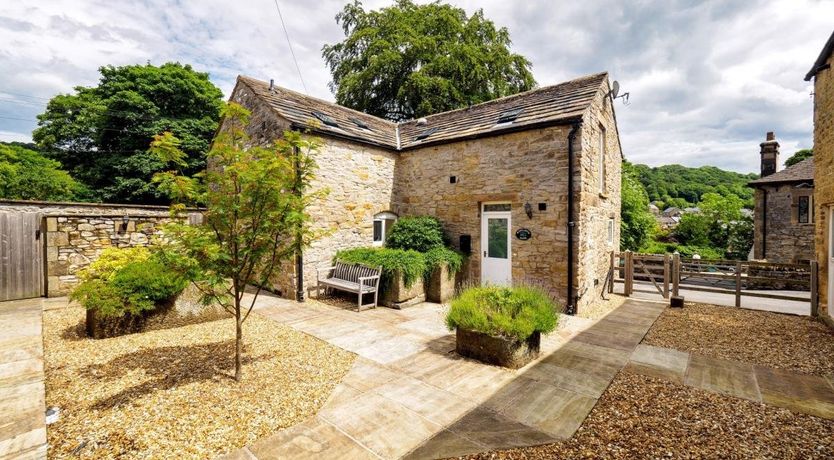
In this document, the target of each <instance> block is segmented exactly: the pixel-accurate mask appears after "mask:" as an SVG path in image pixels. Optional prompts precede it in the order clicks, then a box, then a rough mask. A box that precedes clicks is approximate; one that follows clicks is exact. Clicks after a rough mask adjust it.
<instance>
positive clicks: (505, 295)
mask: <svg viewBox="0 0 834 460" xmlns="http://www.w3.org/2000/svg"><path fill="white" fill-rule="evenodd" d="M556 322H557V317H556V303H555V302H554V301H553V300H552V299H551V298H550V296H548V295H547V293H545V292H544V291H543V290H541V289H539V288H535V287H530V286H518V287H512V288H507V287H497V286H484V287H472V288H469V289H466V290H464V291H463V292H461V293H460V294H459V295H458V296H457V297H456V298H454V299H453V300H452V302H451V306H450V308H449V313H448V314H447V315H446V326H447V327H448V328H449V330H454V329H455V328H463V329H468V330H473V331H477V332H482V333H484V334H489V335H494V336H503V337H506V338H512V339H516V340H526V339H527V338H528V337H530V336H531V335H532V334H533V333H534V332H540V333H548V332H551V331H553V330H554V329H555V328H556Z"/></svg>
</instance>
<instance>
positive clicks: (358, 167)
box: [231, 73, 623, 311]
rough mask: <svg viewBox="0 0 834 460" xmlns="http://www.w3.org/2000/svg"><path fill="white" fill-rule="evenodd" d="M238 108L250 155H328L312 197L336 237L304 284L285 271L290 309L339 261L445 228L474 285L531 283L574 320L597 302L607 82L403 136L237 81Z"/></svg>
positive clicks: (535, 94)
mask: <svg viewBox="0 0 834 460" xmlns="http://www.w3.org/2000/svg"><path fill="white" fill-rule="evenodd" d="M231 101H233V102H236V103H239V104H241V105H242V106H244V107H246V108H247V109H248V110H250V111H251V112H252V117H251V122H250V125H249V135H250V136H251V140H252V142H253V143H258V144H268V143H271V142H272V141H274V140H275V139H277V138H279V137H280V136H281V135H282V132H283V131H284V130H288V129H293V130H305V129H308V128H309V129H312V133H313V134H314V135H316V136H318V137H320V138H321V139H322V140H323V141H324V146H323V148H322V149H321V150H320V151H319V152H318V155H317V158H316V160H317V162H318V165H319V170H318V174H317V175H318V177H317V182H316V184H315V187H327V188H328V189H329V190H330V193H329V195H328V196H327V198H326V199H325V200H324V201H323V202H322V203H321V204H320V205H318V206H315V207H314V208H313V209H311V210H310V211H311V214H312V217H313V219H312V220H313V225H314V226H315V227H318V228H320V229H323V230H328V235H327V236H326V237H324V238H322V239H319V240H317V241H315V242H314V243H313V244H312V246H311V247H309V248H307V249H305V250H304V253H303V254H302V255H301V258H302V264H301V265H302V267H303V270H302V272H300V273H297V272H296V268H295V267H294V266H290V264H288V265H287V266H285V267H283V268H284V270H282V273H281V275H280V276H278V277H277V278H276V280H275V281H274V285H273V286H272V288H273V289H274V290H275V291H277V292H280V293H281V294H282V295H284V296H287V297H291V298H296V299H298V300H303V297H304V296H305V295H307V294H308V292H309V291H310V290H311V288H313V287H314V286H315V283H316V277H315V275H316V269H317V268H324V267H328V266H330V265H331V264H332V259H333V256H334V255H335V253H336V251H338V250H340V249H346V248H351V247H361V246H373V245H381V244H383V243H384V239H385V235H386V233H387V229H388V228H389V227H390V226H391V225H392V223H393V222H395V221H396V219H397V218H399V217H400V216H409V215H428V216H434V217H436V218H438V219H439V220H440V221H441V222H442V223H443V226H444V231H445V233H446V236H447V237H448V239H449V240H450V241H451V242H452V244H453V245H454V246H455V247H456V248H457V249H460V250H461V251H463V252H465V253H467V254H468V258H467V264H466V266H465V268H464V273H463V276H464V278H465V279H466V280H467V282H469V283H493V284H512V283H520V282H529V283H535V284H538V285H542V286H545V287H546V288H547V289H549V290H550V291H551V292H552V293H553V294H554V295H555V296H556V297H557V298H558V299H560V301H561V302H562V303H563V306H564V308H565V309H566V310H567V311H575V309H576V307H579V308H582V306H584V305H588V304H590V303H593V302H594V301H596V300H597V299H598V298H599V297H600V296H601V295H602V291H603V287H604V283H605V280H606V276H607V274H608V267H609V257H610V253H611V251H617V250H619V233H620V165H621V161H622V158H623V156H622V150H621V146H620V139H619V134H618V131H617V121H616V117H615V114H614V108H613V106H612V103H613V99H612V95H611V91H610V86H609V79H608V75H607V74H606V73H599V74H595V75H588V76H585V77H581V78H577V79H575V80H571V81H568V82H565V83H561V84H557V85H553V86H547V87H542V88H539V89H535V90H532V91H528V92H525V93H521V94H516V95H513V96H509V97H505V98H501V99H497V100H494V101H490V102H486V103H482V104H478V105H474V106H471V107H469V108H464V109H460V110H453V111H449V112H444V113H439V114H436V115H431V116H427V117H425V118H421V119H419V120H411V121H406V122H401V123H395V122H391V121H388V120H383V119H380V118H377V117H374V116H371V115H368V114H365V113H362V112H357V111H354V110H351V109H348V108H345V107H342V106H339V105H336V104H333V103H330V102H326V101H323V100H319V99H316V98H313V97H309V96H306V95H302V94H299V93H296V92H293V91H290V90H287V89H284V88H280V87H278V86H275V85H273V84H272V83H271V82H270V83H267V82H263V81H259V80H256V79H253V78H248V77H243V76H241V77H239V78H238V80H237V84H236V86H235V88H234V90H233V92H232V94H231ZM311 121H312V122H313V123H312V124H311ZM311 126H312V128H310V127H311ZM522 230H526V231H522ZM527 236H529V238H527Z"/></svg>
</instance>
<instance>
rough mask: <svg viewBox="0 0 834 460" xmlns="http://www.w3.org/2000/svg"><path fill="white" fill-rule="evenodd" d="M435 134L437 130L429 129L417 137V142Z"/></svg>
mask: <svg viewBox="0 0 834 460" xmlns="http://www.w3.org/2000/svg"><path fill="white" fill-rule="evenodd" d="M436 132H437V128H429V129H427V130H425V131H423V132H422V133H420V134H418V135H417V140H418V141H421V140H423V139H425V138H427V137H429V136H431V135H432V134H434V133H436Z"/></svg>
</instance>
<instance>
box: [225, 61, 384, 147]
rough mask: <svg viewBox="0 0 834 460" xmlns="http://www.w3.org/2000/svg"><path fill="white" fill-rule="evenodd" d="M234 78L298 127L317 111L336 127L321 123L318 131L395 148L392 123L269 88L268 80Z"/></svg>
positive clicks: (331, 104) (298, 94)
mask: <svg viewBox="0 0 834 460" xmlns="http://www.w3.org/2000/svg"><path fill="white" fill-rule="evenodd" d="M238 80H239V81H241V82H243V83H245V84H246V86H248V87H249V88H250V89H251V90H252V91H253V92H254V93H255V94H256V95H257V96H259V97H260V98H261V99H262V100H264V101H265V102H266V103H268V104H269V105H270V106H271V107H272V108H273V109H274V110H275V111H276V112H278V114H279V115H280V116H282V117H284V118H286V119H287V120H289V121H290V122H291V123H292V124H294V125H296V126H297V127H299V128H304V127H307V125H308V123H309V121H310V120H316V117H315V116H314V115H313V113H314V112H320V113H323V114H325V115H327V116H328V117H330V118H331V119H333V121H335V122H336V123H337V124H338V125H339V126H338V127H333V126H328V125H325V124H324V123H321V126H320V127H319V128H318V129H317V130H318V131H322V132H326V133H328V134H333V135H335V136H338V137H348V138H352V139H356V140H359V141H362V142H366V143H371V144H376V145H381V146H384V147H388V148H397V124H396V123H393V122H390V121H388V120H383V119H382V118H377V117H375V116H373V115H368V114H367V113H364V112H359V111H357V110H353V109H349V108H347V107H342V106H341V105H338V104H334V103H332V102H328V101H325V100H322V99H318V98H315V97H311V96H307V95H304V94H301V93H297V92H295V91H292V90H289V89H286V88H281V87H280V86H275V85H273V86H272V91H270V90H269V83H267V82H264V81H261V80H256V79H254V78H249V77H244V76H239V77H238ZM351 119H355V120H359V121H360V122H362V123H363V124H365V125H366V126H367V127H368V128H367V129H365V128H361V127H359V126H358V125H357V124H356V123H355V122H354V121H353V120H351Z"/></svg>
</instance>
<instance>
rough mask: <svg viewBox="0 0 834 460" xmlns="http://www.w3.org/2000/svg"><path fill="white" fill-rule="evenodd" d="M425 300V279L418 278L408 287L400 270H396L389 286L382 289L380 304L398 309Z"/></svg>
mask: <svg viewBox="0 0 834 460" xmlns="http://www.w3.org/2000/svg"><path fill="white" fill-rule="evenodd" d="M425 300H426V289H425V287H424V286H423V279H422V278H418V279H416V280H415V281H414V283H413V284H412V285H411V286H408V287H406V285H405V282H404V280H403V275H402V273H400V272H396V273H395V275H394V276H393V279H391V280H389V282H388V283H387V286H385V288H384V289H382V290H381V291H380V297H379V303H380V304H382V305H385V306H386V307H391V308H396V309H401V308H405V307H410V306H412V305H415V304H418V303H420V302H424V301H425Z"/></svg>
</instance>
